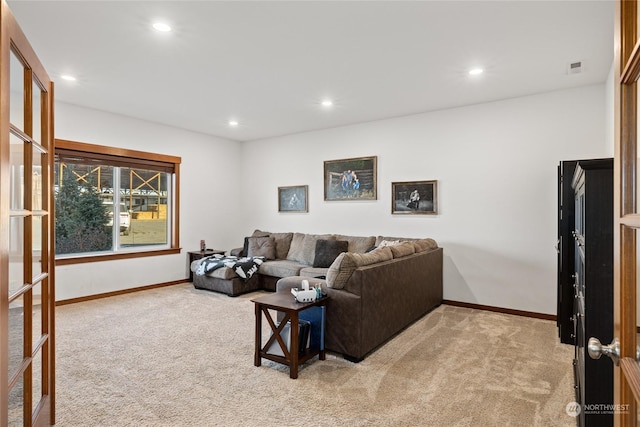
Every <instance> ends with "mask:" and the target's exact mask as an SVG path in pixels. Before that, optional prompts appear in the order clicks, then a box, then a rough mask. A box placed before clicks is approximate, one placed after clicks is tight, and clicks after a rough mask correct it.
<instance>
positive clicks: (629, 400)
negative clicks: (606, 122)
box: [614, 0, 640, 426]
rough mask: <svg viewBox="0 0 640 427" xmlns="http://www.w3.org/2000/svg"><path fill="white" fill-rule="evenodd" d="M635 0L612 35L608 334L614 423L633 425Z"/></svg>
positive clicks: (638, 384)
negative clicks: (613, 358) (613, 356)
mask: <svg viewBox="0 0 640 427" xmlns="http://www.w3.org/2000/svg"><path fill="white" fill-rule="evenodd" d="M637 13H638V10H637V1H636V0H631V1H626V0H618V1H617V2H616V21H615V36H614V71H615V84H614V99H615V103H614V109H615V111H614V117H615V119H614V121H615V123H614V128H615V156H614V157H615V163H614V336H615V337H618V338H619V339H620V356H621V363H620V369H618V368H616V369H614V402H615V403H616V404H618V405H621V406H620V407H619V410H618V411H616V412H615V418H614V421H615V425H616V426H632V425H633V426H635V425H636V423H637V404H636V402H637V401H639V400H640V368H639V367H638V363H637V362H636V345H637V343H636V341H637V340H636V335H637V332H636V331H637V319H636V305H637V295H636V288H637V283H636V273H637V272H636V264H637V260H636V229H638V228H640V215H638V214H637V207H636V206H637V205H636V203H637V200H636V193H637V168H638V165H637V125H638V122H637V114H638V108H637V101H638V99H637V83H636V82H637V80H638V77H639V76H640V53H639V52H640V44H639V43H638V38H637V36H638V15H637Z"/></svg>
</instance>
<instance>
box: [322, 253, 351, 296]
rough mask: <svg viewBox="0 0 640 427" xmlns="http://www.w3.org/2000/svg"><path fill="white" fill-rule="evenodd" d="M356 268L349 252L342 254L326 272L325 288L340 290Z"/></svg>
mask: <svg viewBox="0 0 640 427" xmlns="http://www.w3.org/2000/svg"><path fill="white" fill-rule="evenodd" d="M356 268H358V266H357V265H356V262H355V260H354V259H353V254H352V253H351V252H342V253H341V254H340V255H338V258H336V260H335V261H333V263H332V264H331V266H330V267H329V270H327V286H328V287H330V288H334V289H342V288H344V285H346V284H347V282H348V281H349V278H351V275H352V274H353V272H354V271H356Z"/></svg>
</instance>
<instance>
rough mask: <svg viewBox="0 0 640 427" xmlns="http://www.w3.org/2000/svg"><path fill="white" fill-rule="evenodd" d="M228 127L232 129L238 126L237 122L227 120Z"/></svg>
mask: <svg viewBox="0 0 640 427" xmlns="http://www.w3.org/2000/svg"><path fill="white" fill-rule="evenodd" d="M229 126H233V127H235V126H238V122H237V121H235V120H229Z"/></svg>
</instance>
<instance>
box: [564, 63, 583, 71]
mask: <svg viewBox="0 0 640 427" xmlns="http://www.w3.org/2000/svg"><path fill="white" fill-rule="evenodd" d="M581 72H582V61H578V62H571V63H570V64H569V66H568V67H567V74H580V73H581Z"/></svg>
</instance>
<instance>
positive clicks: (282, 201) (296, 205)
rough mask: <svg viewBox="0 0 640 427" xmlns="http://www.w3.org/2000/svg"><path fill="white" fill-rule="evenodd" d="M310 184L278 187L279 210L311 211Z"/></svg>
mask: <svg viewBox="0 0 640 427" xmlns="http://www.w3.org/2000/svg"><path fill="white" fill-rule="evenodd" d="M308 192H309V186H308V185H294V186H290V187H278V212H309V202H308V200H309V198H308V197H307V194H308Z"/></svg>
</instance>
